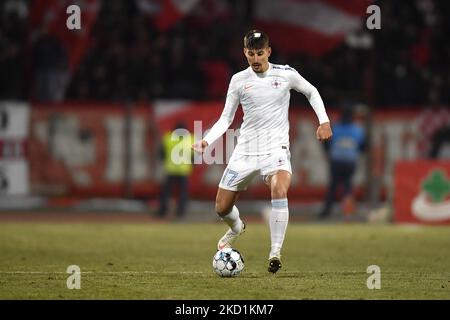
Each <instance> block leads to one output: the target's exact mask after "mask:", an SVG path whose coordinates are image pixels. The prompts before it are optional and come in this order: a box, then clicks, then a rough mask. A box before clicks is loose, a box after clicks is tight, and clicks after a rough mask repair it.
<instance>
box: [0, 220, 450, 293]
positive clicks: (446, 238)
mask: <svg viewBox="0 0 450 320" xmlns="http://www.w3.org/2000/svg"><path fill="white" fill-rule="evenodd" d="M225 231H226V226H225V224H220V223H217V224H206V223H205V224H147V225H144V224H141V225H140V224H100V223H90V224H81V223H75V224H64V223H53V224H34V223H17V224H16V223H5V224H0V257H1V259H0V299H199V300H202V299H450V228H449V227H438V226H434V227H424V226H420V227H419V226H392V225H359V224H342V225H320V224H294V223H292V224H290V225H289V227H288V233H287V236H286V240H285V247H284V250H283V257H282V260H283V263H284V266H283V269H282V270H281V271H280V272H279V273H277V274H275V275H273V274H269V273H268V272H267V258H268V257H267V254H268V250H269V230H268V226H267V225H265V224H262V223H250V224H248V227H247V232H246V233H245V234H244V235H242V237H241V238H240V239H239V240H238V241H237V242H236V244H235V247H236V248H237V249H238V250H239V251H241V253H242V254H243V256H244V258H245V269H244V271H243V273H242V274H241V275H240V276H239V277H236V278H220V277H218V276H217V275H216V274H214V273H213V271H212V267H211V264H212V257H213V255H214V253H215V251H216V250H215V245H216V242H217V240H218V238H219V237H220V236H221V235H222V234H223V233H224V232H225ZM69 265H78V266H79V267H80V269H81V289H79V290H76V289H73V290H69V289H68V288H67V285H66V281H67V278H68V276H69V274H67V273H66V270H67V267H68V266H69ZM369 265H378V266H379V267H380V269H381V289H372V290H369V289H368V288H367V284H366V283H367V279H368V277H369V276H370V275H371V274H369V273H367V267H368V266H369Z"/></svg>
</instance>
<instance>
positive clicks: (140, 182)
mask: <svg viewBox="0 0 450 320" xmlns="http://www.w3.org/2000/svg"><path fill="white" fill-rule="evenodd" d="M19 104H20V106H21V107H17V105H19ZM222 108H223V103H222V102H201V103H199V102H183V101H175V102H174V101H156V102H154V103H153V104H151V105H149V104H136V105H135V104H111V103H108V104H100V103H63V104H50V105H47V104H34V103H33V104H31V105H30V104H27V103H12V102H3V103H2V108H1V114H2V117H3V118H4V119H9V120H8V121H2V123H3V126H2V129H1V135H0V146H1V147H2V149H1V157H2V158H1V160H0V173H1V172H3V174H1V176H2V177H3V178H2V179H3V180H4V181H8V182H7V183H3V185H5V186H7V187H6V189H7V190H6V191H4V192H3V193H4V194H5V193H6V194H29V195H35V196H36V195H38V196H45V197H66V198H70V197H74V198H77V197H87V198H93V197H118V198H123V197H125V198H146V199H152V198H156V197H157V196H158V193H159V185H160V183H161V181H162V179H163V177H164V172H163V168H162V163H161V161H160V159H159V156H158V155H159V152H158V148H159V141H160V139H161V137H162V134H163V133H164V132H166V131H167V130H171V129H172V128H173V127H174V125H175V124H176V123H177V122H179V121H180V120H183V121H184V122H185V123H186V124H187V126H188V129H189V130H190V131H191V132H194V121H201V126H202V130H203V131H204V130H206V129H208V128H210V127H211V126H212V124H213V123H214V122H215V121H216V120H217V119H218V118H219V116H220V114H221V111H222ZM20 110H22V111H20ZM23 110H26V111H23ZM329 114H330V117H331V119H332V121H334V120H336V119H337V116H338V115H337V113H336V112H334V111H333V108H329ZM418 116H419V111H410V109H408V111H392V112H391V111H382V112H374V114H373V121H372V130H371V132H372V134H371V142H370V145H371V150H372V159H371V162H370V163H371V168H370V170H368V169H367V164H368V161H367V159H366V156H363V157H362V158H361V159H360V162H359V165H358V168H357V172H356V175H355V178H354V183H355V186H356V191H357V194H358V195H359V196H361V195H364V194H365V190H366V184H367V176H369V175H370V176H371V177H372V184H373V185H377V190H376V192H377V193H378V195H377V197H378V198H379V199H386V197H388V196H389V194H390V192H391V190H393V188H394V179H393V177H394V174H393V173H394V165H395V163H396V162H397V161H398V160H415V159H419V158H420V149H419V147H418V146H419V144H420V143H421V140H422V136H421V134H420V130H418V124H417V119H418ZM289 117H290V124H291V127H290V137H291V138H290V139H291V146H290V151H291V161H292V167H293V171H294V174H293V179H292V187H291V189H290V199H293V201H295V200H299V201H317V200H321V199H322V198H323V196H324V193H325V191H326V187H327V183H328V166H327V158H326V155H325V152H324V149H323V146H322V144H320V143H319V142H317V141H316V139H315V130H316V127H317V119H316V118H315V115H314V112H313V111H312V109H311V108H310V107H298V106H292V107H291V108H290V114H289ZM13 119H15V120H13ZM17 119H20V120H17ZM241 121H242V112H241V111H240V109H239V111H238V112H237V114H236V116H235V120H234V123H233V124H232V126H231V128H238V127H239V125H240V123H241ZM13 123H14V125H13ZM13 127H14V128H22V129H21V130H22V131H21V132H20V133H18V132H13V131H12V130H13V129H12V128H13ZM14 130H15V129H14ZM12 141H15V142H16V143H18V147H16V148H17V150H16V149H14V150H16V151H15V152H16V153H14V152H13V153H12V154H11V152H10V151H8V150H10V149H11V148H9V147H5V146H9V145H10V144H11V142H12ZM230 143H231V141H227V140H226V139H225V141H224V146H227V145H229V144H230ZM225 151H226V150H225ZM225 151H224V153H223V154H224V157H227V156H229V154H228V155H227V154H226V152H225ZM9 161H13V162H14V165H15V166H16V169H12V167H9V165H8V162H9ZM21 163H22V164H21ZM224 168H225V165H195V167H194V172H193V175H192V177H191V181H192V182H194V181H195V183H191V184H190V186H189V188H190V189H189V190H190V195H191V197H192V198H195V199H212V198H213V197H214V196H215V193H216V188H217V183H218V181H219V179H220V177H221V175H222V172H223V169H224ZM5 173H6V174H5ZM20 177H22V178H20ZM19 181H20V185H21V187H20V188H19V189H17V187H14V188H13V186H14V185H15V184H16V183H19ZM267 195H268V190H267V188H266V187H265V186H264V184H263V183H262V180H261V179H258V178H255V179H254V180H253V184H252V185H251V187H250V188H249V190H248V192H247V193H245V194H244V195H243V198H248V199H263V198H266V197H267Z"/></svg>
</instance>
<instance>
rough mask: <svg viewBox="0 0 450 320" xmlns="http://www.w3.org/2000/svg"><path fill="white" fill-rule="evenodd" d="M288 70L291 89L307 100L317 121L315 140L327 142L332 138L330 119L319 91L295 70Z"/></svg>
mask: <svg viewBox="0 0 450 320" xmlns="http://www.w3.org/2000/svg"><path fill="white" fill-rule="evenodd" d="M290 69H291V70H288V71H287V72H288V74H289V80H290V84H291V88H292V89H294V90H295V91H298V92H301V93H303V94H304V95H305V96H306V98H308V101H309V103H310V104H311V106H312V108H313V109H314V112H315V113H316V116H317V118H318V119H319V127H318V128H317V131H316V138H317V140H319V141H328V140H330V139H331V137H332V136H333V132H332V130H331V125H330V119H329V118H328V115H327V111H326V110H325V106H324V104H323V101H322V97H321V96H320V94H319V91H318V90H317V89H316V87H314V86H313V85H312V84H311V83H309V82H308V81H307V80H306V79H305V78H303V77H302V76H301V75H300V74H299V73H298V72H297V71H296V70H294V69H292V68H290Z"/></svg>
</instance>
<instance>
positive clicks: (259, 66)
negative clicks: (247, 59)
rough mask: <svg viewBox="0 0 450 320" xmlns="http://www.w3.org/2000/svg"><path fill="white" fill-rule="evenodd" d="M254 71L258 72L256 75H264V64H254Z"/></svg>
mask: <svg viewBox="0 0 450 320" xmlns="http://www.w3.org/2000/svg"><path fill="white" fill-rule="evenodd" d="M252 69H253V71H254V72H256V73H262V72H263V71H262V64H260V63H254V64H252Z"/></svg>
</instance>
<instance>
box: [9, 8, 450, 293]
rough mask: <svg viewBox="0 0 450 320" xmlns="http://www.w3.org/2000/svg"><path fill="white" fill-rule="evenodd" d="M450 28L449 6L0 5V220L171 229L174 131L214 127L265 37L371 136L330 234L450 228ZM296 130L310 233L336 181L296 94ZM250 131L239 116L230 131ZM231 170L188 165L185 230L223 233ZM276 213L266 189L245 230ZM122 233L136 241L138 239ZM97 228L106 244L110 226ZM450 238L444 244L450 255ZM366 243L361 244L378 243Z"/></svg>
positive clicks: (300, 214) (300, 189)
mask: <svg viewBox="0 0 450 320" xmlns="http://www.w3.org/2000/svg"><path fill="white" fill-rule="evenodd" d="M72 4H77V5H78V6H79V7H80V8H81V30H68V29H67V27H66V20H67V18H68V17H69V15H70V14H68V13H67V12H66V9H67V7H68V6H69V5H72ZM372 4H375V5H378V6H379V8H380V9H381V29H379V30H377V29H375V30H369V29H368V28H367V27H366V20H367V18H368V17H369V16H370V14H369V13H367V12H366V9H367V7H368V6H369V5H372ZM449 15H450V2H449V1H445V0H442V1H440V0H414V1H399V0H380V1H368V0H347V1H338V0H320V1H313V0H311V1H306V0H305V1H301V0H298V1H294V0H280V1H270V0H250V1H242V0H214V1H213V0H186V1H177V0H110V1H106V0H105V1H101V0H78V1H77V0H69V1H65V0H60V1H56V0H55V1H51V0H4V1H1V3H0V16H1V19H0V21H1V22H0V48H1V50H0V221H2V222H8V221H9V222H18V221H22V220H23V221H35V222H49V221H50V222H53V221H65V222H74V221H77V222H78V221H103V222H111V221H117V222H138V223H149V224H153V222H160V221H161V219H158V218H157V216H156V212H157V210H158V205H159V194H160V191H161V185H162V183H163V181H164V176H165V172H164V168H163V162H162V160H161V158H160V148H161V139H162V137H163V135H164V133H165V132H167V131H168V130H171V129H172V128H173V126H174V125H175V124H176V123H178V122H180V121H184V122H185V123H186V125H187V127H188V129H189V130H190V131H191V132H193V131H194V121H195V120H199V121H202V129H203V131H204V130H206V129H208V128H209V127H210V126H211V125H212V124H213V123H214V121H215V120H216V119H217V118H218V116H219V115H220V113H221V111H222V108H223V103H224V100H225V95H226V91H227V87H228V82H229V80H230V78H231V76H232V74H233V73H235V72H237V71H240V70H241V69H243V68H246V67H247V65H246V61H245V59H244V56H243V54H242V37H243V35H244V34H245V32H246V31H248V30H250V29H253V28H259V29H262V30H264V31H265V32H267V33H268V35H269V36H270V37H271V44H272V49H273V54H272V57H271V59H270V61H271V62H273V63H279V64H289V65H290V66H292V67H294V68H296V69H297V70H298V71H299V72H300V74H302V75H303V76H304V77H305V78H306V79H307V80H309V81H310V82H311V83H312V84H313V85H315V86H316V87H317V88H318V90H319V92H320V94H321V96H322V98H323V100H324V102H325V105H326V107H327V110H328V112H329V115H330V116H331V120H332V122H333V121H335V120H337V119H338V114H339V110H340V107H341V106H343V105H345V106H351V107H353V109H354V111H355V112H356V119H357V121H358V122H359V123H360V124H361V125H362V126H363V127H364V128H365V129H366V131H367V133H368V149H367V150H366V152H365V153H364V154H363V155H362V157H361V158H360V160H359V162H358V166H357V171H356V174H355V177H354V186H355V196H356V200H357V206H356V211H355V212H354V213H353V214H352V215H351V216H348V217H347V216H345V215H344V214H343V211H342V207H341V203H340V202H339V201H337V202H336V203H335V207H334V212H333V216H332V217H331V219H330V220H329V221H332V222H335V223H341V222H343V221H355V222H367V223H371V222H372V223H375V222H376V223H385V224H395V225H397V224H402V223H416V224H433V225H434V224H448V223H449V222H450V137H449V135H450V133H449V132H450V63H449V57H450V37H449V36H448V35H449V34H450V20H449V19H448V16H449ZM290 120H291V154H292V159H291V161H292V165H293V171H294V174H293V181H292V186H291V189H290V192H289V203H290V215H291V221H301V222H303V223H306V222H315V221H317V219H316V217H317V214H318V213H319V211H320V208H321V206H322V203H323V200H324V197H325V193H326V190H327V186H328V183H329V171H328V164H327V156H326V153H325V151H324V149H323V147H322V145H321V144H320V143H319V142H317V141H316V140H315V128H316V125H317V120H316V118H315V115H314V112H313V110H312V108H311V107H310V106H309V103H308V101H307V100H306V98H305V97H303V96H302V95H301V94H298V93H293V94H292V97H291V107H290ZM241 121H242V113H238V114H237V116H236V117H235V121H234V123H233V125H232V127H233V128H237V127H239V125H240V122H241ZM224 167H225V166H224V165H204V164H203V165H195V166H194V170H193V173H192V175H191V176H190V177H189V181H190V183H189V200H190V201H189V206H188V211H187V214H186V216H185V219H184V220H185V222H219V221H218V220H219V219H218V218H217V216H216V215H215V213H214V198H215V193H216V191H217V184H218V182H219V179H220V177H221V174H222V172H223V169H224ZM269 204H270V202H269V193H268V190H267V189H266V187H265V186H264V185H263V184H262V181H261V180H260V179H257V178H256V179H255V180H254V182H253V184H252V186H251V188H249V190H248V192H246V193H244V194H243V195H242V197H241V198H240V200H239V207H240V211H241V214H242V215H243V216H244V217H245V218H246V219H248V220H249V221H251V220H252V219H253V221H261V218H264V212H266V210H267V206H268V205H269ZM171 207H172V211H171V215H172V216H173V215H174V213H173V211H174V206H173V203H172V206H171ZM162 221H166V220H162ZM169 221H170V219H169ZM220 226H221V227H222V225H220ZM173 227H174V228H176V229H174V230H180V229H179V226H176V225H173ZM2 228H3V229H4V231H5V233H3V235H4V237H5V239H4V240H5V242H4V244H5V245H7V243H8V240H9V241H11V242H10V244H11V248H9V249H7V248H6V247H4V248H3V253H4V254H5V256H6V255H7V253H8V254H10V255H11V256H9V255H8V257H10V258H11V259H10V260H4V261H6V262H4V264H3V265H2V268H3V269H5V268H6V269H10V270H15V269H14V268H16V267H15V266H20V265H21V261H23V260H24V258H23V259H22V260H20V259H21V258H20V257H19V256H17V257H14V252H15V249H14V245H15V243H16V242H14V241H13V239H15V238H14V237H15V236H17V235H18V234H19V233H20V231H17V230H16V229H14V228H15V227H7V224H4V225H3V227H2ZM61 228H62V229H61V232H66V231H67V232H68V234H70V232H71V231H69V230H66V229H65V228H66V227H62V226H61ZM163 228H164V230H169V229H168V228H167V226H166V225H165V224H164V225H163ZM196 228H198V227H196ZM215 228H216V229H213V230H215V231H217V232H219V233H221V232H222V228H218V227H215ZM293 228H294V227H293ZM436 228H438V227H436ZM219 229H220V230H219ZM52 230H53V229H52ZM64 230H65V231H64ZM70 230H73V229H70ZM89 230H91V229H89ZM114 230H115V229H114ZM120 230H122V229H120ZM120 230H115V231H114V232H116V231H117V232H118V234H121V235H122V236H123V237H124V239H127V237H128V236H130V235H131V234H132V233H133V234H135V230H134V229H133V230H134V231H131V232H130V233H127V235H128V236H127V235H125V233H124V232H123V233H121V232H122V231H123V230H122V231H120ZM152 230H153V229H152ZM195 230H196V231H195V232H199V233H201V232H202V231H198V229H195ZM199 230H203V229H202V228H200V229H199ZM293 230H294V229H293ZM336 230H337V231H336V232H338V233H340V234H341V236H342V234H345V232H343V233H342V232H341V231H342V230H341V229H336ZM91 231H92V234H91V235H90V236H92V238H89V237H90V236H88V239H92V240H93V241H95V237H94V236H93V235H95V234H96V233H97V232H99V230H97V229H95V228H94V229H93V230H91ZM329 231H330V230H328V229H327V230H326V232H329ZM448 231H449V230H448V229H442V230H441V231H440V232H441V233H440V235H442V236H440V237H438V239H437V240H436V241H437V243H439V244H438V246H440V248H441V249H443V248H444V247H445V246H444V245H443V244H444V243H445V241H447V244H448V239H449V237H448ZM27 232H28V231H23V234H25V233H27ZM52 232H53V231H48V230H47V229H45V227H43V229H39V227H38V229H34V231H32V232H30V233H29V235H30V236H33V235H35V236H36V238H33V239H34V240H29V241H30V242H29V243H30V245H29V246H27V243H28V242H26V241H25V242H20V241H19V240H17V239H16V240H17V241H19V242H17V243H16V244H17V247H16V248H19V247H20V248H22V249H24V250H25V251H26V249H27V248H32V247H33V246H34V245H35V243H34V242H33V241H37V240H36V239H38V238H39V237H41V236H42V237H48V239H49V240H48V244H47V242H45V243H44V242H43V243H41V245H42V246H41V247H40V248H45V247H46V245H49V246H50V243H53V242H54V240H55V239H60V238H52V236H51V235H53V233H52ZM55 232H56V231H55ZM80 232H83V231H81V230H80ZM174 232H178V231H174ZM99 233H101V232H99ZM219 233H217V235H216V234H214V235H211V239H213V240H211V239H209V240H211V241H212V242H211V243H213V244H214V241H216V240H215V237H218V236H219ZM313 233H314V232H313ZM81 234H82V233H81ZM138 234H139V232H138ZM142 234H144V233H142ZM307 234H308V233H307ZM369 234H370V232H369ZM373 234H376V231H374V233H373ZM398 235H401V234H397V236H398ZM73 236H74V238H71V239H72V240H73V239H75V238H77V237H76V236H75V235H73ZM366 236H367V234H365V232H364V231H361V237H362V238H361V239H363V241H366V240H367V241H369V242H370V239H372V238H370V237H369V236H367V237H368V238H367V239H366V238H364V237H366ZM111 237H112V236H111ZM313 237H314V236H313ZM374 237H375V236H374ZM400 238H401V237H400ZM45 239H47V238H45ZM52 239H53V240H52ZM108 239H109V238H108ZM158 239H159V240H158V241H161V242H159V243H162V242H164V237H163V235H161V238H158ZM389 239H391V238H389V237H387V238H386V239H385V240H386V241H388V243H387V244H386V245H387V246H389ZM402 239H404V238H402ZM446 239H447V240H446ZM266 240H267V239H266ZM27 241H28V240H27ZM46 241H47V240H46ZM61 241H62V240H61ZM105 241H106V240H105ZM135 241H136V245H137V244H138V243H139V241H140V240H135ZM258 241H259V240H258ZM305 241H307V240H305ZM100 242H101V241H100ZM356 242H358V241H354V243H356ZM90 243H92V242H90ZM147 244H148V243H147ZM89 245H90V244H87V246H89ZM327 245H332V243H329V244H327ZM21 246H22V247H21ZM318 248H319V249H318V250H322V249H323V247H320V246H319V247H318ZM320 248H322V249H320ZM42 250H44V249H42ZM61 250H63V249H61ZM124 250H125V251H127V250H128V249H126V248H125V249H124ZM252 250H253V249H252ZM257 250H265V249H261V248H257ZM401 250H402V249H399V252H401ZM25 251H24V252H25ZM44 251H45V250H44ZM425 251H426V250H425V249H424V251H423V252H425ZM37 252H41V251H39V250H38V251H37ZM360 252H364V249H361V251H360ZM212 253H213V252H211V257H212ZM209 254H210V252H209V251H208V253H207V255H206V256H207V257H208V259H209ZM330 254H331V253H330ZM24 255H25V254H24ZM44 256H45V255H44ZM399 256H401V254H400V255H399ZM108 259H109V258H108ZM117 259H118V260H120V258H119V257H117ZM168 259H172V258H171V257H170V256H169V258H168ZM251 259H252V258H251V257H250V261H251ZM430 259H432V258H430ZM131 260H132V259H130V261H131ZM8 261H9V262H8ZM64 261H67V259H66V260H64ZM147 262H148V261H146V262H145V263H143V266H142V268H145V265H146V263H147ZM444 262H445V261H443V262H442V263H444ZM5 263H6V264H5ZM49 263H50V262H49ZM69 263H70V262H69ZM101 263H103V262H101ZM129 263H130V264H131V263H132V262H129ZM208 263H209V262H208ZM262 263H265V262H262ZM436 263H437V264H439V262H436ZM161 264H162V263H161ZM14 265H15V266H14ZM36 265H38V266H39V265H40V264H39V263H37V264H36ZM43 265H45V264H42V266H43ZM49 265H53V266H54V265H55V264H52V263H50V264H49ZM111 265H112V264H111ZM208 266H209V265H208ZM441 266H442V265H441ZM164 267H165V266H164V264H162V266H161V268H162V269H164ZM317 267H319V268H320V265H319V266H317ZM447 267H448V265H447ZM169 269H170V268H169ZM343 270H344V271H345V270H346V269H345V267H343ZM63 271H64V270H63ZM447 271H448V270H447ZM363 272H364V270H363ZM442 274H443V273H441V274H440V275H439V276H442ZM392 277H395V274H394V275H392ZM49 279H50V278H49ZM10 280H11V279H10ZM13 280H14V279H12V280H11V281H13ZM250 280H251V279H250ZM287 280H289V279H287ZM364 281H365V280H364ZM6 282H8V281H6ZM11 283H13V282H11ZM446 285H447V286H448V284H446ZM250 287H251V286H250ZM442 288H444V287H442ZM409 291H411V290H409ZM447 292H448V290H447ZM295 294H296V293H295V292H294V293H293V296H295ZM24 295H25V296H26V294H23V295H21V294H19V293H18V294H17V296H18V297H21V296H22V297H23V296H24ZM5 296H6V297H11V295H7V294H5V292H3V297H5ZM12 296H13V297H14V295H12ZM174 296H175V297H178V296H177V295H174ZM344 296H345V295H344ZM350 296H351V295H350ZM32 297H34V296H32ZM41 297H42V296H41ZM43 297H47V296H45V295H44V296H43ZM154 297H156V298H159V296H154ZM162 297H164V296H162ZM165 297H167V296H165ZM168 297H171V296H170V295H168ZM180 297H182V295H180ZM201 297H202V296H200V298H201ZM243 297H245V295H243ZM252 297H256V298H258V297H260V296H258V295H257V294H256V293H255V295H253V296H252ZM318 297H320V295H318ZM384 297H385V298H386V297H387V298H391V297H395V294H393V296H384ZM56 298H58V296H56ZM447 298H448V296H447Z"/></svg>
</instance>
